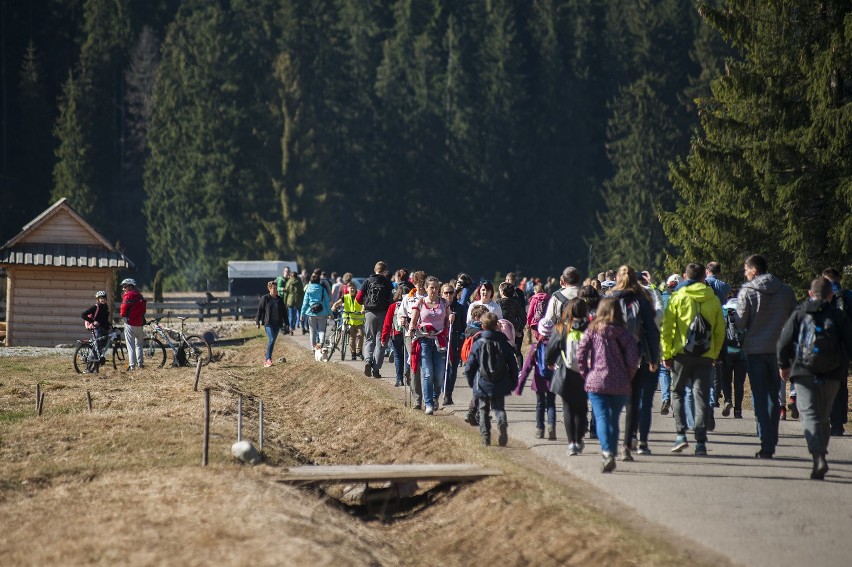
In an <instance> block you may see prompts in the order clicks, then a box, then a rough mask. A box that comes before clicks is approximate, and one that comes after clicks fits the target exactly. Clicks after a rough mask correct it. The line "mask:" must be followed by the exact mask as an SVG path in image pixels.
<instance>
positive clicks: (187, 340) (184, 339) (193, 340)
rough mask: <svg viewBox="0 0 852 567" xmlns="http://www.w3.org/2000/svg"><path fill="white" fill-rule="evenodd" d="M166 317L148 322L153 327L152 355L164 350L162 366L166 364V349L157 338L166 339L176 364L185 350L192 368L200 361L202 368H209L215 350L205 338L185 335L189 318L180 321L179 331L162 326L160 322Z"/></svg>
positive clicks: (147, 353)
mask: <svg viewBox="0 0 852 567" xmlns="http://www.w3.org/2000/svg"><path fill="white" fill-rule="evenodd" d="M163 317H165V315H163V316H160V317H157V318H156V319H152V320H150V321H147V322H146V324H147V325H150V326H151V329H152V333H151V335H152V336H151V355H155V356H160V355H157V354H156V352H157V349H158V348H159V349H162V364H160V366H162V365H163V364H165V362H166V348H165V346H163V343H162V341H160V340H159V339H158V338H157V337H162V338H163V339H165V341H166V344H167V345H168V346H169V348H171V349H172V352H174V359H175V362H178V361H179V360H180V358H181V354H180V352H181V350H183V352H184V355H185V356H186V361H187V363H189V364H190V365H191V366H195V365H196V364H198V360H199V359H200V360H201V365H202V366H207V365H208V364H210V359H211V358H212V356H213V349H211V348H210V345H209V344H208V343H207V341H205V340H204V339H203V338H201V337H199V336H198V335H187V334H186V333H184V322H185V321H186V320H187V319H188V317H181V316H179V317H178V319H180V330H177V329H169V328H168V327H163V326H162V325H160V320H161V319H162V318H163ZM145 356H149V351H148V350H146V351H145Z"/></svg>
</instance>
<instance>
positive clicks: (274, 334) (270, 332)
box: [263, 325, 280, 360]
mask: <svg viewBox="0 0 852 567" xmlns="http://www.w3.org/2000/svg"><path fill="white" fill-rule="evenodd" d="M263 328H264V330H265V331H266V339H267V341H266V360H271V359H272V347H274V346H275V339H277V338H278V331H279V330H280V329H279V328H278V327H270V326H269V325H266V326H265V327H263Z"/></svg>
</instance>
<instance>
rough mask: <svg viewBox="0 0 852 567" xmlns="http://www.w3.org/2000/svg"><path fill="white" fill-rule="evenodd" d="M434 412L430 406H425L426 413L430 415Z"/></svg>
mask: <svg viewBox="0 0 852 567" xmlns="http://www.w3.org/2000/svg"><path fill="white" fill-rule="evenodd" d="M433 413H435V410H433V409H432V406H426V415H432V414H433Z"/></svg>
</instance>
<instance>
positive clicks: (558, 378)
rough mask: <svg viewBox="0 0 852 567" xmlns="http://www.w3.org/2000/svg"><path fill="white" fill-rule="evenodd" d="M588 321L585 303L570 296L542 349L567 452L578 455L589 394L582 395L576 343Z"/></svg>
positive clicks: (582, 388)
mask: <svg viewBox="0 0 852 567" xmlns="http://www.w3.org/2000/svg"><path fill="white" fill-rule="evenodd" d="M588 325H589V307H588V305H587V304H586V302H585V301H583V300H582V299H579V298H576V297H575V298H574V299H572V300H570V301H569V302H568V304H567V305H566V306H565V309H564V310H563V311H562V318H561V319H560V320H559V322H557V323H556V326H555V327H554V329H553V335H552V336H551V337H550V342H548V343H547V350H546V351H545V362H546V363H547V365H548V366H550V367H553V379H552V383H551V389H552V390H553V391H554V393H556V394H559V396H560V397H561V398H562V421H563V422H564V424H565V434H566V435H567V436H568V456H569V457H570V456H574V455H579V454H580V453H582V452H583V449H584V448H585V446H586V445H585V442H584V441H583V437H585V435H586V428H587V427H588V425H589V421H588V404H589V398H588V396H587V395H586V390H585V384H584V383H583V377H582V376H580V365H579V363H578V360H577V347H578V346H579V345H580V340H581V339H582V338H583V333H584V332H585V331H586V327H588Z"/></svg>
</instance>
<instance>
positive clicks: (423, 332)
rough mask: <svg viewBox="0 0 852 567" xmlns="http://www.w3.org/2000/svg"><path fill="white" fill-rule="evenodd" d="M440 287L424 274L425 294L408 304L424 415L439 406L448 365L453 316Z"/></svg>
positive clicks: (429, 413) (432, 277)
mask: <svg viewBox="0 0 852 567" xmlns="http://www.w3.org/2000/svg"><path fill="white" fill-rule="evenodd" d="M440 288H441V284H440V282H439V281H438V278H436V277H434V276H429V277H428V278H426V297H423V298H421V299H420V301H418V302H417V303H416V304H415V305H414V307H412V308H411V311H412V316H411V323H410V324H409V328H408V330H409V333H410V334H412V335H414V337H415V339H414V341H415V345H413V346H412V350H413V352H414V353H415V354H417V353H418V352H419V357H420V358H419V365H418V366H420V369H421V372H422V377H423V403H424V406H425V410H424V411H425V412H426V414H427V415H432V413H434V411H435V410H436V409H438V402H439V396H440V395H441V388H442V387H443V384H444V370H445V368H446V365H447V346H448V345H449V329H450V324H451V323H452V319H453V316H452V311H450V304H449V302H448V301H445V300H444V299H443V298H442V297H441V295H440V293H439V290H440Z"/></svg>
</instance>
